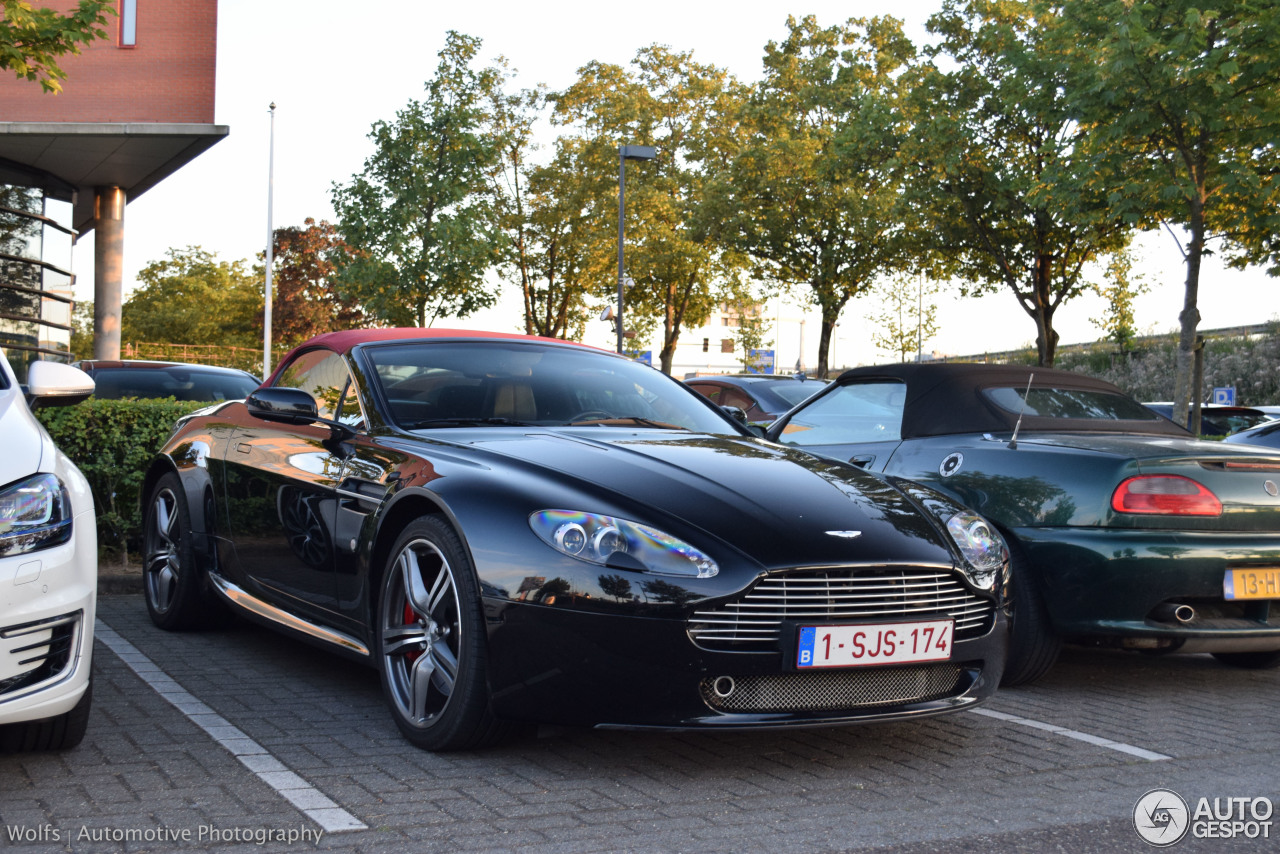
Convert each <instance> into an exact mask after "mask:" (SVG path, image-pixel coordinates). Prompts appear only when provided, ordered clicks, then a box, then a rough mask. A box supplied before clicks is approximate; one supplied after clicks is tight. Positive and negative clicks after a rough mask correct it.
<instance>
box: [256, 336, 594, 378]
mask: <svg viewBox="0 0 1280 854" xmlns="http://www.w3.org/2000/svg"><path fill="white" fill-rule="evenodd" d="M432 338H452V339H455V340H457V339H460V338H462V339H472V340H477V341H482V340H490V341H491V340H494V339H512V340H516V341H539V342H543V343H547V344H560V345H565V344H567V345H569V346H572V347H586V348H587V349H590V350H599V349H600V348H598V347H592V346H591V345H589V344H580V343H578V342H576V341H565V340H564V339H561V338H545V337H541V336H538V335H521V334H520V333H518V332H486V331H484V330H478V329H437V328H427V329H424V328H422V327H418V326H392V327H388V328H385V329H342V330H339V331H337V332H324V333H321V334H320V335H316V336H314V337H312V338H308V339H307V340H306V341H303V342H302V343H301V344H299V345H298V346H297V347H294V348H293V349H292V350H290V351H289V352H288V353H286V354H285V355H284V357H283V358H282V359H281V360H280V363H279V364H278V365H276V368H275V370H274V371H272V372H271V376H270V377H269V378H268V379H267V381H266V382H265V383H264V384H265V385H270V384H271V383H272V382H274V381H275V378H276V374H278V373H279V372H280V365H283V364H286V363H287V362H288V361H289V360H290V359H291V358H293V354H294V353H297V352H298V351H300V350H310V349H312V348H314V347H324V348H326V349H328V350H333V351H334V352H335V353H341V354H343V355H345V354H347V353H350V352H351V349H352V348H353V347H355V346H357V345H359V344H369V343H372V342H378V341H413V340H415V339H432ZM605 352H609V351H605Z"/></svg>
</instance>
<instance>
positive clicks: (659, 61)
mask: <svg viewBox="0 0 1280 854" xmlns="http://www.w3.org/2000/svg"><path fill="white" fill-rule="evenodd" d="M632 64H633V66H634V71H628V70H627V69H624V68H622V67H620V66H616V65H606V64H602V63H596V62H593V63H589V64H588V65H587V66H585V67H584V68H582V69H581V70H580V71H579V77H578V80H577V82H575V83H574V84H573V85H572V86H570V87H569V88H568V89H567V90H566V91H564V92H561V93H559V94H557V95H556V96H555V97H554V101H555V104H556V112H555V117H554V120H555V121H557V122H558V123H560V124H564V125H576V126H577V128H578V131H579V134H578V136H577V138H576V139H575V140H574V141H573V142H572V143H569V142H566V145H569V146H571V147H572V148H573V150H574V153H575V156H576V158H577V159H578V162H579V163H581V164H582V166H583V172H582V175H583V181H584V183H585V184H586V185H587V186H588V187H591V188H592V192H591V198H592V199H593V204H592V207H591V214H590V216H591V220H590V223H591V228H592V230H593V232H594V233H595V234H596V235H598V236H597V237H596V238H595V241H593V244H594V245H595V246H598V247H600V249H599V250H598V252H599V254H598V255H597V256H596V257H597V258H599V259H600V260H599V261H598V262H597V263H599V264H601V267H603V262H604V260H605V258H606V257H608V256H606V255H604V251H603V249H604V247H605V246H609V245H612V247H613V249H614V251H616V247H617V244H616V238H617V210H618V208H617V192H618V187H617V177H616V176H617V169H618V147H619V145H622V144H636V145H652V146H655V147H656V148H657V150H658V158H657V159H656V160H655V161H651V162H649V163H635V164H632V165H631V167H630V168H629V169H628V172H627V211H626V215H627V223H626V229H627V246H626V261H627V271H626V272H627V273H628V274H629V275H630V277H631V278H632V279H633V280H634V281H635V285H634V286H633V287H631V288H630V289H629V290H628V291H627V295H626V299H627V303H626V309H625V314H624V320H625V321H626V325H627V327H628V328H629V329H633V330H635V331H636V332H637V333H638V334H639V333H643V332H646V331H647V330H648V329H649V328H652V327H653V326H656V325H657V323H658V322H660V323H661V326H662V345H661V349H660V355H659V360H660V363H661V367H662V370H663V371H665V372H666V373H670V372H671V363H672V360H673V358H674V355H675V349H676V345H677V343H678V342H679V338H680V333H681V331H682V329H683V328H684V327H685V326H686V325H690V324H692V325H695V326H696V325H699V324H701V323H703V322H705V321H706V319H707V317H709V316H710V314H711V312H712V311H713V310H714V309H715V307H716V306H717V305H718V304H719V293H720V290H721V289H722V288H723V287H724V286H726V285H727V284H729V283H731V282H733V281H734V279H735V278H736V276H737V275H738V272H739V270H740V265H739V263H738V260H737V258H736V256H734V255H733V254H732V253H730V252H726V251H724V249H723V247H722V245H721V244H720V243H719V242H718V240H717V238H716V237H715V235H714V234H712V232H711V230H710V229H709V228H707V226H706V223H705V220H704V217H705V215H706V211H705V210H704V207H703V198H704V194H705V189H706V186H707V184H708V183H709V180H710V175H711V174H712V170H711V168H710V166H711V163H712V162H713V161H714V160H715V159H716V158H717V157H719V156H721V154H722V152H724V151H725V150H726V149H727V148H728V146H729V145H730V144H731V143H730V140H731V138H732V137H733V135H734V134H735V132H736V128H735V127H734V121H733V119H734V115H735V113H736V104H737V102H738V100H739V98H740V87H739V86H738V85H737V84H736V83H734V82H733V80H732V79H731V78H730V77H729V76H728V74H727V73H726V72H725V71H724V70H722V69H719V68H716V67H714V66H710V65H703V64H700V63H697V62H695V61H694V60H693V55H692V54H691V53H688V52H685V53H675V52H672V51H670V50H668V49H667V48H665V47H662V46H660V45H652V46H650V47H647V48H643V49H642V50H640V51H639V53H637V55H636V58H635V60H634V62H633V63H632ZM610 237H612V239H610ZM616 287H617V273H616V268H615V272H614V274H613V275H612V276H610V277H609V278H608V279H604V280H601V281H600V282H599V291H598V293H599V294H600V296H601V298H603V299H606V300H609V301H610V302H611V301H612V300H611V299H609V294H610V292H611V291H614V292H616V290H615V289H616Z"/></svg>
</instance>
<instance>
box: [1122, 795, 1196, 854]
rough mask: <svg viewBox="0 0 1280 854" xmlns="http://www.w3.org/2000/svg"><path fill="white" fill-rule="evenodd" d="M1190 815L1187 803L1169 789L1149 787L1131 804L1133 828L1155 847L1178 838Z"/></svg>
mask: <svg viewBox="0 0 1280 854" xmlns="http://www.w3.org/2000/svg"><path fill="white" fill-rule="evenodd" d="M1190 818H1191V816H1190V814H1189V813H1188V811H1187V802H1186V801H1184V800H1183V799H1182V796H1181V795H1179V794H1178V793H1177V792H1175V791H1173V790H1172V789H1152V790H1151V791H1149V792H1147V793H1146V794H1145V795H1143V796H1142V797H1141V798H1139V799H1138V802H1137V803H1136V804H1134V805H1133V827H1134V830H1136V831H1138V835H1139V836H1141V837H1142V839H1143V841H1145V842H1149V843H1150V844H1152V845H1154V846H1156V847H1157V848H1164V847H1166V846H1169V845H1173V844H1174V843H1175V842H1179V841H1181V840H1182V837H1184V836H1186V835H1187V828H1188V827H1189V826H1190Z"/></svg>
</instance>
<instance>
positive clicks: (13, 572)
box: [0, 511, 98, 725]
mask: <svg viewBox="0 0 1280 854" xmlns="http://www.w3.org/2000/svg"><path fill="white" fill-rule="evenodd" d="M73 524H74V526H75V529H74V530H75V533H74V535H73V536H72V538H71V539H70V540H69V541H68V542H66V543H63V544H62V545H59V546H55V547H53V548H49V549H43V550H41V551H37V552H31V553H29V554H22V555H14V556H11V557H6V558H0V725H3V724H12V723H20V722H24V721H34V720H43V719H46V718H52V717H56V716H58V715H61V714H65V713H66V712H69V711H70V710H71V709H72V708H73V707H74V706H75V705H76V703H78V702H79V701H80V698H81V697H82V696H83V695H84V692H85V690H86V689H87V688H88V685H89V673H90V670H91V668H92V659H93V625H94V618H95V612H96V607H97V585H98V556H97V537H96V534H95V531H94V517H93V513H92V511H89V512H85V513H81V514H78V515H77V516H76V517H75V521H74V523H73Z"/></svg>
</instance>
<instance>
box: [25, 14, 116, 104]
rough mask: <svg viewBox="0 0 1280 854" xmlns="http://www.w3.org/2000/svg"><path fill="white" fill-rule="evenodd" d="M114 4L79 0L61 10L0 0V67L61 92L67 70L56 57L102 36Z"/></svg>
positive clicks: (44, 87)
mask: <svg viewBox="0 0 1280 854" xmlns="http://www.w3.org/2000/svg"><path fill="white" fill-rule="evenodd" d="M115 5H116V4H115V0H80V2H79V3H77V4H76V8H75V9H74V10H72V11H70V12H67V13H66V14H62V13H60V12H57V11H55V10H53V9H48V8H44V7H34V6H32V5H31V4H30V3H29V2H27V0H0V11H2V12H3V13H4V14H3V15H0V68H3V69H6V70H8V71H12V72H13V73H14V74H15V75H16V76H17V77H18V79H20V80H30V81H33V82H35V81H38V82H39V83H40V86H41V88H43V89H44V91H46V92H53V93H55V94H56V93H58V92H61V91H62V81H63V80H66V79H67V74H66V72H65V71H63V70H62V68H61V67H60V66H59V65H58V60H59V58H61V57H63V56H66V55H68V54H78V53H80V46H81V45H85V44H88V43H89V42H91V41H93V40H94V39H100V38H105V37H106V35H107V31H106V30H105V29H103V27H104V26H105V25H106V23H107V15H114V14H116V10H115Z"/></svg>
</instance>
